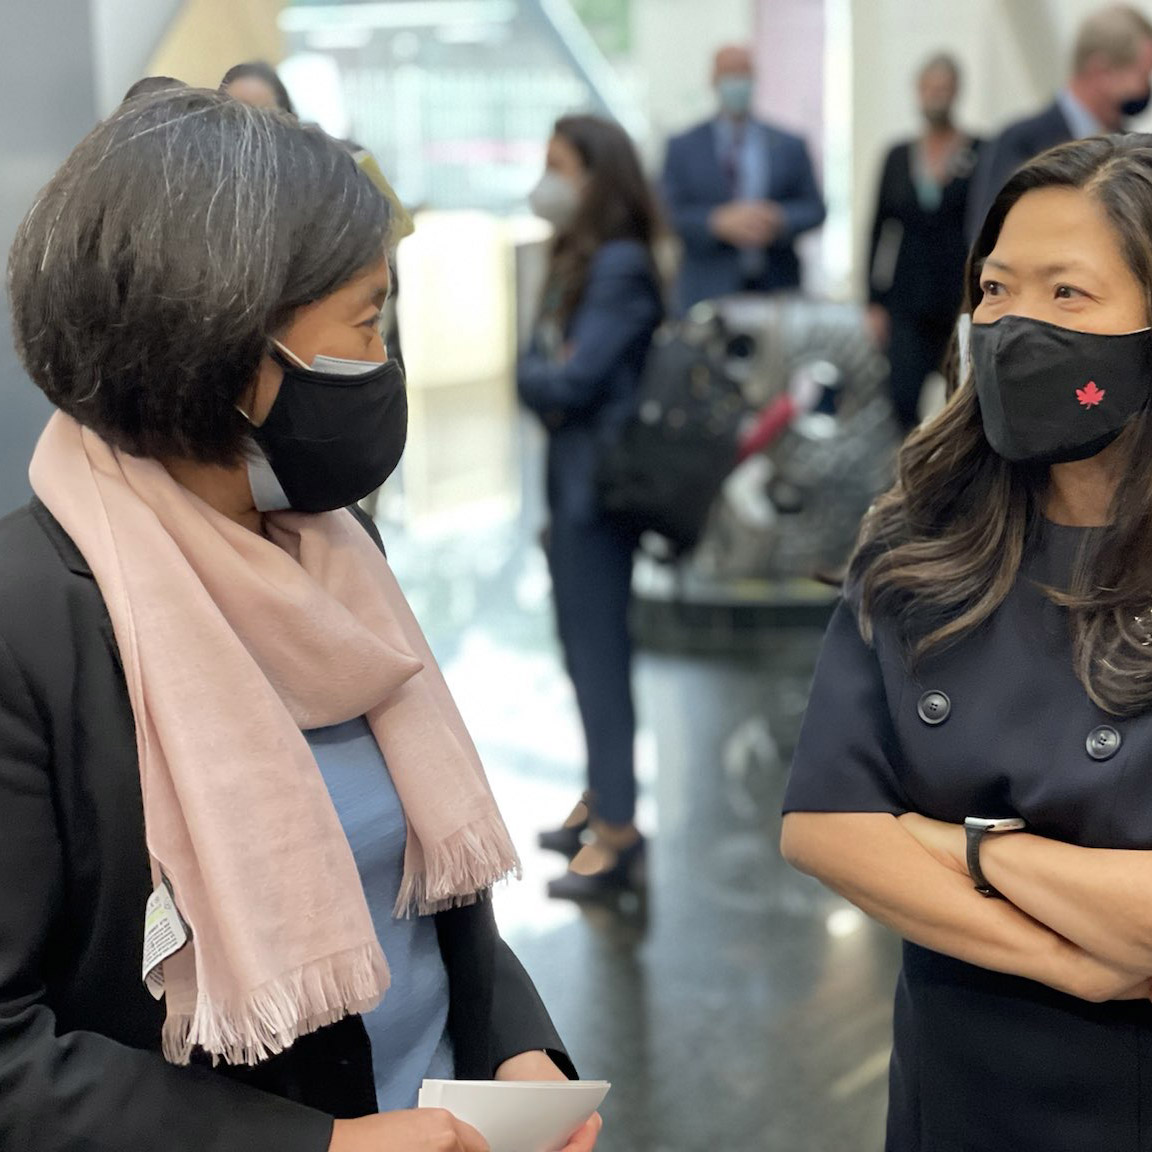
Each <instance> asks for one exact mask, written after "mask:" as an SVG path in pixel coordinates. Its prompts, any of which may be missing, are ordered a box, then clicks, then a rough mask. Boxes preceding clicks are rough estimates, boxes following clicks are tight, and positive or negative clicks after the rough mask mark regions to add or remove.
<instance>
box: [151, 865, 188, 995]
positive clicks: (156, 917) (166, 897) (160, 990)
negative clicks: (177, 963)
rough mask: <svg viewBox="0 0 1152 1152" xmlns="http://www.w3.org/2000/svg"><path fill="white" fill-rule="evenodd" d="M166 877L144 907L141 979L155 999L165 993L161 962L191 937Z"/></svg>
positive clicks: (172, 954)
mask: <svg viewBox="0 0 1152 1152" xmlns="http://www.w3.org/2000/svg"><path fill="white" fill-rule="evenodd" d="M191 935H192V933H191V930H190V929H189V927H188V925H187V924H185V923H184V918H183V917H182V916H181V915H180V910H179V909H178V908H177V907H176V899H175V897H174V896H173V895H172V888H171V886H170V885H169V883H168V879H167V877H165V878H163V879H161V881H160V883H159V884H158V885H157V887H156V891H155V892H153V893H152V895H151V896H150V897H149V898H148V904H147V906H146V908H145V910H144V965H143V972H142V979H143V981H144V983H145V985H146V986H147V988H148V991H149V992H151V993H152V995H153V997H154V998H155V999H157V1000H159V999H161V998H162V997H163V995H164V961H165V960H167V959H168V957H169V956H174V955H175V954H176V953H177V952H179V951H180V949H181V948H183V947H184V945H185V944H187V943H188V941H189V939H190V938H191Z"/></svg>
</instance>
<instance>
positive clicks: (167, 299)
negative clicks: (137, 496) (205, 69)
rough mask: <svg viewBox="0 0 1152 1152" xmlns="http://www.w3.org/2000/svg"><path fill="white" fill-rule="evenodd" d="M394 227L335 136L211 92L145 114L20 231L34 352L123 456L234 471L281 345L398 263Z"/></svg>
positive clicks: (61, 185) (75, 162) (101, 138)
mask: <svg viewBox="0 0 1152 1152" xmlns="http://www.w3.org/2000/svg"><path fill="white" fill-rule="evenodd" d="M390 223H391V209H390V208H389V205H388V202H387V201H386V200H385V198H384V197H383V196H382V195H381V194H380V193H379V192H378V191H377V189H376V187H375V186H374V185H373V184H372V181H371V180H370V179H369V177H368V176H367V175H366V174H365V173H363V172H362V171H361V170H360V168H359V167H358V166H357V164H356V162H355V160H354V159H353V158H352V157H351V155H349V153H348V152H347V150H346V149H345V148H344V147H342V146H341V145H340V144H339V143H338V142H337V141H335V140H332V139H331V138H329V137H328V136H326V135H325V134H324V133H323V132H321V131H320V130H319V129H318V128H314V127H306V126H303V125H301V124H300V123H299V122H298V121H296V120H294V119H293V118H292V117H289V116H287V115H285V114H283V113H280V112H277V111H269V110H267V109H259V108H253V107H250V106H248V105H246V104H242V103H240V102H239V101H235V100H230V99H228V98H227V97H224V96H221V95H219V94H217V93H213V92H207V91H202V90H196V89H181V90H173V91H171V92H166V93H163V94H161V95H158V96H156V97H152V98H148V99H146V100H136V101H130V102H129V103H127V104H125V105H122V106H121V107H120V108H119V109H117V111H116V112H114V113H113V114H112V115H111V116H110V117H109V118H108V119H107V120H106V121H104V122H103V123H101V124H99V125H98V126H97V127H96V128H95V129H94V130H93V131H92V132H91V133H90V134H89V135H88V137H87V138H86V139H85V140H83V141H82V142H81V143H80V144H79V145H78V146H77V148H76V149H75V150H74V152H73V153H72V155H71V156H70V157H69V159H68V160H67V161H66V162H65V163H64V165H63V167H61V169H60V170H59V171H58V172H57V173H56V175H55V176H54V177H53V178H52V180H51V181H50V182H49V184H48V186H47V187H46V188H45V189H44V191H43V192H42V194H41V195H40V196H39V197H38V198H37V200H36V202H35V203H34V204H33V205H32V208H31V209H30V211H29V212H28V215H27V217H26V218H25V220H24V222H23V224H22V225H21V227H20V229H19V231H18V233H17V236H16V240H15V242H14V244H13V246H12V252H11V256H10V259H9V267H8V287H9V299H10V303H11V308H12V316H13V331H14V333H15V337H16V344H17V348H18V350H19V352H20V355H21V358H22V360H23V362H24V366H25V368H26V369H27V371H28V373H29V375H30V376H31V377H32V378H33V380H34V381H35V382H36V384H37V385H39V387H40V388H41V389H42V390H43V391H44V392H45V393H46V394H47V395H48V397H49V399H51V400H52V401H53V403H55V404H56V405H58V406H59V407H60V408H62V409H63V410H64V411H66V412H70V413H71V414H72V415H73V416H75V417H76V418H77V419H78V420H80V421H81V423H84V424H87V425H89V426H91V427H92V428H94V429H95V430H96V431H97V432H99V433H100V434H101V435H102V436H104V437H105V438H106V439H108V440H109V441H111V442H112V443H114V444H117V445H118V446H120V447H122V448H124V449H126V450H128V451H130V452H133V453H136V454H139V455H146V456H154V457H161V458H163V457H168V456H180V457H186V458H192V459H198V460H203V461H206V462H212V463H222V464H223V463H232V462H234V461H235V460H237V459H239V458H240V457H241V456H242V453H243V444H244V438H245V435H246V424H245V422H244V421H243V420H242V418H241V417H240V416H239V415H238V413H237V411H236V403H237V401H238V400H239V398H240V397H242V396H243V394H244V393H245V391H246V390H247V389H248V388H249V387H250V385H251V383H252V381H253V380H254V378H255V375H256V371H257V369H258V366H259V363H260V359H261V356H262V355H263V354H264V352H265V350H266V347H267V341H268V338H269V336H270V335H271V334H273V333H274V332H276V331H277V330H278V329H280V328H281V327H282V326H283V325H284V324H285V323H286V322H287V321H288V320H289V319H290V317H291V315H292V313H293V312H294V311H295V310H296V309H297V308H299V307H301V306H303V305H305V304H309V303H311V302H313V301H315V300H318V299H321V298H322V297H324V296H326V295H328V294H330V293H331V292H333V291H335V290H336V289H337V288H339V287H340V286H341V285H342V284H345V283H347V282H348V281H349V280H351V279H353V278H354V277H355V276H356V275H358V274H359V273H361V272H362V271H364V270H365V269H367V268H368V267H370V266H372V265H373V264H375V263H377V262H378V261H379V260H381V259H382V258H383V256H384V255H385V251H386V245H387V243H388V238H389V227H390Z"/></svg>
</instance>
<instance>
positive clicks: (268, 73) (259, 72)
mask: <svg viewBox="0 0 1152 1152" xmlns="http://www.w3.org/2000/svg"><path fill="white" fill-rule="evenodd" d="M237 80H261V81H263V82H264V83H265V84H267V85H268V87H269V88H271V89H272V94H273V95H274V96H275V97H276V107H277V108H279V109H280V111H281V112H287V113H288V115H289V116H295V115H296V109H295V108H294V107H293V105H292V97H291V96H289V95H288V89H287V88H285V87H284V81H283V80H281V79H280V76H279V74H278V73H277V71H276V69H275V68H273V67H272V65H271V64H268V63H266V62H265V61H263V60H246V61H245V62H244V63H243V64H233V65H232V67H231V68H229V69H228V71H227V72H225V73H224V79H223V80H221V81H220V91H221V92H224V93H227V91H228V89H229V88H230V87H231V86H232V85H233V84H234V83H235V82H236V81H237Z"/></svg>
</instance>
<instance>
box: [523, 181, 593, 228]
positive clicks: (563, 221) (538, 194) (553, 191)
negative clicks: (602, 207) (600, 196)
mask: <svg viewBox="0 0 1152 1152" xmlns="http://www.w3.org/2000/svg"><path fill="white" fill-rule="evenodd" d="M581 197H582V189H580V188H577V187H576V185H575V184H573V183H572V181H571V180H569V179H568V178H567V177H566V176H561V175H560V173H559V172H554V171H553V170H552V169H551V168H549V169H548V170H547V171H545V173H544V175H543V176H541V177H540V183H539V184H537V185H536V187H535V188H533V189H532V191H531V193H530V194H529V196H528V205H529V207H530V208H531V209H532V211H533V212H534V213H535V214H536V215H537V216H539V217H540V218H541V219H542V220H547V221H548V223H549V224H551V225H552V227H553V228H555V229H556V231H557V232H563V231H564V229H565V228H567V227H568V226H569V225H570V224H571V223H572V221H573V220H574V219H575V218H576V212H577V211H578V210H579V208H580V200H581Z"/></svg>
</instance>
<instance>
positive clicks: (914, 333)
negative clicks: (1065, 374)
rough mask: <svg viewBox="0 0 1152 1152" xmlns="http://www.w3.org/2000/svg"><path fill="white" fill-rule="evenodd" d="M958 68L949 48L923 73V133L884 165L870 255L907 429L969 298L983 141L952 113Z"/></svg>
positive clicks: (873, 318) (876, 324)
mask: <svg viewBox="0 0 1152 1152" xmlns="http://www.w3.org/2000/svg"><path fill="white" fill-rule="evenodd" d="M959 89H960V68H959V65H958V64H957V63H956V61H955V60H954V59H953V58H952V57H951V56H948V55H946V54H943V53H941V54H939V55H936V56H933V57H932V58H931V59H930V60H929V61H928V62H927V63H926V64H925V65H924V67H923V68H922V69H921V70H920V74H919V77H918V79H917V93H918V96H919V100H920V115H921V117H922V119H923V122H924V127H923V130H922V131H921V133H920V135H919V136H917V137H916V139H915V140H907V141H903V142H901V143H899V144H897V145H895V146H894V147H893V148H892V149H891V151H890V152H889V153H888V156H887V158H886V159H885V161H884V170H883V174H882V175H881V177H880V189H879V192H878V194H877V198H876V215H875V218H874V220H873V224H872V243H871V247H870V251H869V257H868V300H869V321H870V324H871V328H872V332H873V335H874V337H875V339H876V343H877V344H878V345H879V346H880V347H881V348H883V349H885V350H886V351H887V353H888V360H889V362H890V364H891V368H892V372H891V387H892V405H893V408H894V410H895V413H896V418H897V420H899V422H900V425H901V427H902V428H903V429H904V430H905V431H907V430H909V429H911V428H913V427H915V425H916V424H917V423H918V420H919V418H918V413H919V404H920V391H921V388H922V386H923V384H924V380H925V378H926V377H927V376H928V374H929V373H931V372H935V371H936V370H937V369H938V368H939V367H940V364H941V361H942V360H943V359H944V353H945V350H946V349H947V346H948V341H949V339H950V338H951V335H952V330H953V328H954V327H955V324H956V317H957V315H958V314H959V311H960V304H961V300H962V298H963V294H964V259H965V256H966V255H967V246H966V244H965V240H964V215H965V209H966V207H967V204H968V191H969V187H970V184H971V179H972V172H973V168H974V167H975V164H976V155H977V153H976V148H977V142H976V141H975V140H973V138H972V137H971V136H970V135H969V134H968V133H966V132H964V131H962V130H961V129H960V128H958V127H957V126H956V123H955V121H954V119H953V113H954V109H955V105H956V97H957V95H958V94H959Z"/></svg>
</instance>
